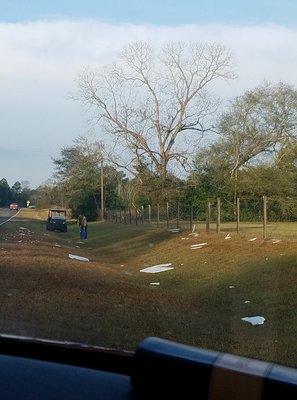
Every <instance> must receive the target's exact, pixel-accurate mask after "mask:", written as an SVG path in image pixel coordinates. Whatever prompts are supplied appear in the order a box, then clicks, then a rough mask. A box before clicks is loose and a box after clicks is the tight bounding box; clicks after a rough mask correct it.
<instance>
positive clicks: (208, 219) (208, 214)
mask: <svg viewBox="0 0 297 400" xmlns="http://www.w3.org/2000/svg"><path fill="white" fill-rule="evenodd" d="M206 233H210V201H208V202H207V207H206Z"/></svg>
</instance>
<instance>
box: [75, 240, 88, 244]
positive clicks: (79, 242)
mask: <svg viewBox="0 0 297 400" xmlns="http://www.w3.org/2000/svg"><path fill="white" fill-rule="evenodd" d="M76 243H77V244H86V243H85V242H82V241H78V242H76Z"/></svg>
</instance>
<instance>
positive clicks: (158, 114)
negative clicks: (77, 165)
mask: <svg viewBox="0 0 297 400" xmlns="http://www.w3.org/2000/svg"><path fill="white" fill-rule="evenodd" d="M231 64H232V58H231V55H230V53H229V51H228V50H227V49H225V48H224V47H223V46H221V45H218V44H199V43H192V44H185V43H167V44H166V45H165V46H164V47H163V48H162V49H161V50H160V51H156V50H155V49H153V48H152V47H151V46H150V45H149V44H147V43H143V42H136V43H133V44H130V45H128V46H127V47H126V48H125V49H123V51H122V52H121V55H120V57H119V59H118V61H117V63H116V64H114V65H113V66H112V67H110V68H104V69H101V70H90V69H86V70H84V71H83V72H82V73H81V74H80V76H79V79H78V85H79V98H80V99H82V100H83V102H84V103H85V104H86V105H87V106H89V107H90V108H91V109H93V111H94V113H95V118H96V121H97V122H101V123H102V125H103V127H104V130H105V131H106V132H107V133H109V134H111V135H112V136H113V141H112V143H113V148H112V151H110V153H112V157H113V161H114V162H115V163H116V164H117V165H118V166H121V167H125V168H126V169H128V170H130V171H131V172H135V171H137V170H138V168H142V167H143V166H145V167H146V168H148V169H149V170H151V171H153V172H154V173H157V174H158V176H160V177H163V178H165V177H166V176H167V174H168V170H169V166H170V165H171V164H174V163H178V164H180V165H183V166H184V165H185V164H186V163H187V158H188V155H189V152H190V150H191V149H193V148H194V147H195V146H194V143H195V142H194V141H195V138H194V137H193V133H194V132H195V133H196V134H198V136H200V135H201V134H203V132H205V131H207V130H209V129H211V123H210V116H211V115H212V114H213V113H214V112H215V110H216V108H217V102H216V100H215V99H214V97H213V96H211V95H210V93H209V90H208V88H211V84H212V83H213V82H214V81H216V80H222V79H231V78H232V77H233V73H232V71H231ZM196 137H197V135H196ZM190 139H191V140H190ZM123 151H125V152H124V153H125V157H121V156H120V152H122V153H123Z"/></svg>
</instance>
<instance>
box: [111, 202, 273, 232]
mask: <svg viewBox="0 0 297 400" xmlns="http://www.w3.org/2000/svg"><path fill="white" fill-rule="evenodd" d="M274 207H275V206H274V202H273V199H267V197H266V196H262V197H259V198H255V199H250V198H247V199H245V198H237V199H236V201H235V202H231V201H227V200H226V199H220V198H216V199H212V200H208V201H206V202H203V201H201V202H196V203H195V204H183V203H175V204H172V203H165V204H154V205H151V204H147V205H144V206H140V207H118V208H117V209H115V210H105V213H104V218H105V220H106V221H109V222H111V223H114V224H131V225H150V226H154V227H158V228H163V229H189V230H191V231H192V230H193V229H194V226H195V227H198V226H199V228H200V229H202V227H203V226H204V229H205V230H206V232H207V233H211V232H213V231H215V232H217V233H220V231H221V223H233V224H234V225H233V226H234V230H236V231H237V232H238V233H239V232H240V229H241V223H243V221H245V222H246V221H249V222H257V223H260V224H261V225H262V228H263V238H267V223H268V221H273V216H274ZM270 218H271V219H270Z"/></svg>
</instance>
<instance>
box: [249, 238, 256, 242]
mask: <svg viewBox="0 0 297 400" xmlns="http://www.w3.org/2000/svg"><path fill="white" fill-rule="evenodd" d="M255 240H257V238H256V237H254V238H251V239H249V242H254V241H255Z"/></svg>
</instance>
